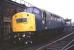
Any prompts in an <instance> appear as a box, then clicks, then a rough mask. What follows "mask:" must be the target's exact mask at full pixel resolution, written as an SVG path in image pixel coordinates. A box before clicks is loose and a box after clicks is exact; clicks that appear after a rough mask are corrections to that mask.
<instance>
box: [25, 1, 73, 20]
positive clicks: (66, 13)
mask: <svg viewBox="0 0 74 50" xmlns="http://www.w3.org/2000/svg"><path fill="white" fill-rule="evenodd" d="M25 1H26V2H29V3H31V4H32V5H34V6H36V7H39V8H41V9H45V10H47V11H49V12H52V13H55V14H57V15H59V16H62V17H64V18H70V19H72V21H74V0H25Z"/></svg>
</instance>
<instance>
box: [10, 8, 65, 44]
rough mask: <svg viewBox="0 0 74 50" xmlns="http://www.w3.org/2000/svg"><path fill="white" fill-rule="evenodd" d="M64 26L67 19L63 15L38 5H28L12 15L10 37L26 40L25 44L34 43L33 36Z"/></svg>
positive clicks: (15, 39)
mask: <svg viewBox="0 0 74 50" xmlns="http://www.w3.org/2000/svg"><path fill="white" fill-rule="evenodd" d="M64 26H65V21H64V19H63V18H62V17H60V16H58V15H55V14H52V13H50V12H47V11H45V10H42V9H39V8H37V7H27V8H25V9H24V11H22V12H18V13H15V14H14V15H13V16H12V18H11V30H12V33H11V36H10V37H11V39H13V40H14V41H15V42H16V41H24V43H25V44H32V43H33V41H32V38H34V37H36V36H38V35H43V34H46V33H42V32H44V31H50V30H53V31H54V29H55V30H60V29H61V30H62V29H63V28H64ZM49 34H50V33H49Z"/></svg>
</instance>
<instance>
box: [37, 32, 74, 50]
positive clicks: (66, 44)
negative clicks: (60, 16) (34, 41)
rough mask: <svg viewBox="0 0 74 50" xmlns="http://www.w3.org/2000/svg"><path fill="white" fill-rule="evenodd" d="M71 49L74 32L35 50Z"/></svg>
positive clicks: (73, 44) (73, 43)
mask: <svg viewBox="0 0 74 50" xmlns="http://www.w3.org/2000/svg"><path fill="white" fill-rule="evenodd" d="M71 47H74V32H72V33H70V34H68V35H65V36H64V37H62V38H60V39H58V40H56V41H54V42H52V43H50V44H47V45H45V46H42V47H40V48H38V49H37V50H68V49H70V48H71Z"/></svg>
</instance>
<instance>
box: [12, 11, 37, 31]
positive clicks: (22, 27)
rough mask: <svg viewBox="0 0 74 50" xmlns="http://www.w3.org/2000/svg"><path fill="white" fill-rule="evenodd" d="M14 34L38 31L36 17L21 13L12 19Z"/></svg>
mask: <svg viewBox="0 0 74 50" xmlns="http://www.w3.org/2000/svg"><path fill="white" fill-rule="evenodd" d="M11 24H12V25H11V26H12V31H13V32H27V31H36V24H35V15H34V14H31V13H26V12H19V13H16V14H15V15H13V17H12V22H11Z"/></svg>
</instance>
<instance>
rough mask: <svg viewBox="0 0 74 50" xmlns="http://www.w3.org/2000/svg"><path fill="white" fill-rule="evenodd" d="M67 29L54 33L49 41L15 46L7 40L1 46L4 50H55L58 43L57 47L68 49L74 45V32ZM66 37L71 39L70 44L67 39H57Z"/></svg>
mask: <svg viewBox="0 0 74 50" xmlns="http://www.w3.org/2000/svg"><path fill="white" fill-rule="evenodd" d="M66 29H67V28H66ZM66 29H65V30H64V32H62V33H57V34H55V35H52V36H51V37H49V38H48V40H47V42H40V43H36V44H34V45H32V46H31V47H25V46H14V45H12V44H9V43H8V42H5V44H4V43H3V44H2V45H1V47H2V46H3V47H2V50H40V49H45V50H46V49H48V50H49V49H51V50H55V48H56V47H55V46H56V44H57V48H61V47H63V49H65V50H67V49H70V47H72V48H73V47H74V46H73V43H74V42H71V41H74V40H73V39H74V34H73V33H70V32H71V31H67V30H66ZM68 37H71V38H68ZM59 38H60V39H59ZM65 38H67V40H66V41H68V40H69V39H70V41H68V42H70V44H68V42H66V41H65V40H64V41H61V42H57V41H60V40H62V39H65ZM57 39H59V40H57ZM45 41H46V40H45ZM53 41H54V42H53ZM49 43H50V44H49ZM58 43H59V44H58ZM62 43H65V44H62ZM47 44H48V45H47ZM60 44H61V45H62V46H61V45H60ZM66 44H68V45H66ZM59 46H61V47H59ZM52 48H54V49H52ZM56 50H57V49H56ZM58 50H59V49H58Z"/></svg>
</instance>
